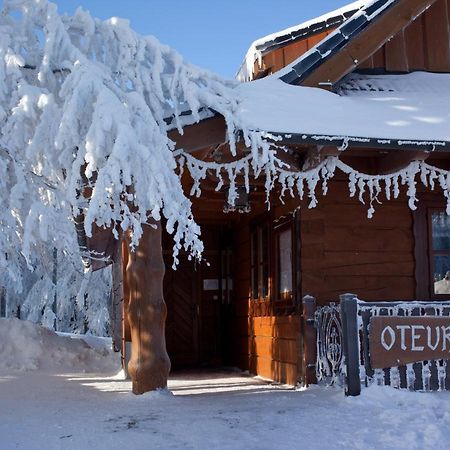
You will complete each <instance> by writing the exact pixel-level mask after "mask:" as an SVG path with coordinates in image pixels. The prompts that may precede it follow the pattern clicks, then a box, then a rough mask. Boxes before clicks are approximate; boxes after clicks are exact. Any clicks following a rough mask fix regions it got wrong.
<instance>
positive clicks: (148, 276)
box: [126, 223, 170, 394]
mask: <svg viewBox="0 0 450 450" xmlns="http://www.w3.org/2000/svg"><path fill="white" fill-rule="evenodd" d="M127 241H128V243H129V237H127ZM164 270H165V269H164V261H163V255H162V245H161V225H160V224H159V223H158V224H157V227H156V228H153V227H152V226H150V225H143V235H142V237H141V239H140V241H139V245H138V247H137V248H136V250H135V251H134V252H129V255H128V263H127V267H126V278H127V285H128V286H127V287H128V290H129V303H128V311H127V313H128V321H129V324H130V331H131V359H130V362H129V363H128V373H129V374H130V377H131V380H132V382H133V393H134V394H143V393H144V392H148V391H152V390H155V389H158V388H165V387H167V378H168V376H169V371H170V360H169V356H168V354H167V351H166V338H165V321H166V316H167V308H166V304H165V303H164V298H163V277H164Z"/></svg>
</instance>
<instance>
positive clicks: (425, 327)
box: [369, 316, 450, 369]
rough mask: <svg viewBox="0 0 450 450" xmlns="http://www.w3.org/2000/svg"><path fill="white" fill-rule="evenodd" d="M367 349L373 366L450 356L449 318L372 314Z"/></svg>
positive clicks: (384, 366) (381, 366)
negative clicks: (374, 315)
mask: <svg viewBox="0 0 450 450" xmlns="http://www.w3.org/2000/svg"><path fill="white" fill-rule="evenodd" d="M369 351H370V364H371V366H372V368H373V369H384V368H388V367H395V366H402V365H405V364H408V363H413V362H419V361H425V360H431V359H450V317H443V316H440V317H436V316H433V317H430V316H422V317H403V316H401V317H399V316H396V317H394V316H376V317H372V318H371V319H370V327H369Z"/></svg>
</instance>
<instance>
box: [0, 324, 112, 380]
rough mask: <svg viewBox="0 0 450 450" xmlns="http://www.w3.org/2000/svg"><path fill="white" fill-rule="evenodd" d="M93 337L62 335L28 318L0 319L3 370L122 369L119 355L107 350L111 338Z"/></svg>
mask: <svg viewBox="0 0 450 450" xmlns="http://www.w3.org/2000/svg"><path fill="white" fill-rule="evenodd" d="M93 339H95V338H93V337H90V338H88V339H86V340H84V339H83V338H81V337H80V338H76V337H72V336H70V335H65V336H60V335H58V334H56V333H55V332H54V331H51V330H49V329H47V328H44V327H41V326H39V325H36V324H34V323H32V322H29V321H25V320H19V319H15V318H12V319H0V342H1V343H2V344H1V346H0V373H11V372H26V371H31V370H41V371H50V370H58V371H63V372H68V371H72V370H76V371H77V372H97V371H101V372H105V371H108V372H111V371H114V370H119V361H118V358H119V357H118V355H117V354H114V353H113V352H112V351H111V350H109V349H108V347H107V341H108V340H106V339H103V340H100V339H99V338H96V339H95V342H94V343H92V340H93ZM86 341H89V342H90V345H89V344H88V343H87V342H86Z"/></svg>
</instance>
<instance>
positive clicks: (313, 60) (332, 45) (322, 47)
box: [274, 0, 398, 84]
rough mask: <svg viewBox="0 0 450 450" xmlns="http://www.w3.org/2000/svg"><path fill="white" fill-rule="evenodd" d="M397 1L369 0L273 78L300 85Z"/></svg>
mask: <svg viewBox="0 0 450 450" xmlns="http://www.w3.org/2000/svg"><path fill="white" fill-rule="evenodd" d="M397 1H398V0H369V1H366V2H365V4H364V5H363V7H362V8H361V9H360V10H359V11H358V12H356V13H355V14H353V15H352V16H351V17H350V19H348V20H346V21H345V22H344V23H343V24H342V25H341V26H339V27H338V28H337V29H336V30H335V31H333V32H332V33H330V34H329V35H328V36H327V37H326V38H324V39H323V40H322V41H320V42H319V43H318V44H317V45H315V46H314V47H312V48H311V49H310V50H308V51H307V52H306V53H304V54H303V55H301V56H300V57H299V58H297V59H296V60H295V61H293V62H292V63H291V64H289V65H288V66H286V67H285V68H283V69H281V70H280V71H278V72H277V73H276V74H274V76H276V77H278V78H280V79H281V80H283V81H284V82H285V83H289V84H300V83H301V81H302V80H304V79H305V78H306V77H307V76H308V75H309V74H310V73H311V72H313V71H314V70H315V69H316V68H317V67H318V66H320V65H321V64H322V63H323V62H324V61H325V60H326V59H327V58H329V57H331V56H333V55H334V54H335V53H336V51H338V50H339V49H341V48H342V47H344V46H345V45H346V44H347V43H348V41H349V40H350V39H352V38H353V37H354V36H356V35H357V34H359V33H360V32H361V31H363V30H364V29H365V28H367V26H368V25H370V23H372V21H373V20H375V19H377V18H378V17H380V16H381V15H382V14H383V13H384V12H385V11H386V10H387V9H388V8H389V7H391V6H392V5H393V4H394V3H395V2H397Z"/></svg>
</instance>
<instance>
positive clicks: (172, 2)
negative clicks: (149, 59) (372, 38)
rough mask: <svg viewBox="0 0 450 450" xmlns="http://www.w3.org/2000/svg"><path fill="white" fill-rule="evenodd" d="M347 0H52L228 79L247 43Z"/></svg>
mask: <svg viewBox="0 0 450 450" xmlns="http://www.w3.org/2000/svg"><path fill="white" fill-rule="evenodd" d="M351 1H352V0H228V1H223V0H222V1H217V0H216V1H214V0H56V1H55V3H57V4H58V9H59V11H60V12H67V13H69V14H72V13H73V12H74V11H75V9H76V8H77V6H80V5H81V6H83V8H85V9H87V10H89V11H90V12H91V14H92V15H93V16H95V17H98V18H100V19H106V18H109V17H111V16H118V17H124V18H127V19H130V21H131V26H132V27H133V28H134V29H135V30H136V31H138V32H139V33H141V34H153V35H154V36H156V37H157V38H158V39H159V40H160V41H161V42H163V43H165V44H169V45H170V46H171V47H173V48H175V49H176V50H178V51H179V52H180V53H181V54H182V55H183V56H184V57H185V58H186V59H187V60H189V61H190V62H192V63H194V64H197V65H199V66H202V67H204V68H207V69H210V70H212V71H214V72H216V73H218V74H220V75H222V76H224V77H227V78H232V77H233V76H234V74H235V73H236V71H237V69H238V68H239V66H240V64H241V61H242V59H243V57H244V55H245V53H246V51H247V49H248V47H249V45H250V44H251V43H252V42H253V41H254V40H255V39H257V38H259V37H262V36H265V35H267V34H270V33H273V32H276V31H278V30H281V29H283V28H287V27H290V26H293V25H296V24H298V23H301V22H304V21H305V20H308V19H311V18H313V17H316V16H318V15H321V14H324V13H326V12H328V11H331V10H333V9H336V8H339V7H341V6H343V5H345V4H347V3H349V2H351Z"/></svg>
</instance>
